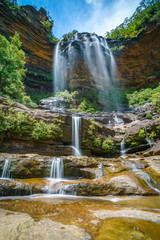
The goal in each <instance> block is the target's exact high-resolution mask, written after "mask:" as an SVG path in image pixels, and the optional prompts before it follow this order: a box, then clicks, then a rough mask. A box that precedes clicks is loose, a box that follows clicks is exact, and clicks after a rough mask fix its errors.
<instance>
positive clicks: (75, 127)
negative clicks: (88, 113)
mask: <svg viewBox="0 0 160 240" xmlns="http://www.w3.org/2000/svg"><path fill="white" fill-rule="evenodd" d="M80 127H81V118H80V117H79V116H72V148H73V151H74V155H75V156H81V150H80Z"/></svg>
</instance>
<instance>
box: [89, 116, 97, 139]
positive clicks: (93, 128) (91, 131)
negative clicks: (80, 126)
mask: <svg viewBox="0 0 160 240" xmlns="http://www.w3.org/2000/svg"><path fill="white" fill-rule="evenodd" d="M95 128H96V127H95V120H94V119H90V125H89V127H88V131H87V133H88V135H89V137H90V139H93V138H94V130H95Z"/></svg>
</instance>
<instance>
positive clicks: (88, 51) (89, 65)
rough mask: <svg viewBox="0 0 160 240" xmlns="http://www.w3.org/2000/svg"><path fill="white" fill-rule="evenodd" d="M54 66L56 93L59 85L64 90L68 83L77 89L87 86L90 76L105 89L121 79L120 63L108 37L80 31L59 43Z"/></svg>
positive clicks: (101, 89)
mask: <svg viewBox="0 0 160 240" xmlns="http://www.w3.org/2000/svg"><path fill="white" fill-rule="evenodd" d="M53 69H54V92H56V90H57V88H58V89H59V90H61V91H63V90H64V89H65V88H67V87H68V86H69V88H70V87H71V86H73V87H74V89H76V88H77V87H79V86H81V87H83V84H84V88H85V86H86V78H87V81H90V84H91V85H93V86H96V87H97V89H98V90H99V91H102V92H105V91H109V90H110V89H112V88H114V87H115V85H116V83H117V82H118V81H116V80H117V76H116V63H115V60H114V57H113V54H112V52H111V50H110V49H109V47H108V44H107V40H106V39H105V38H103V37H98V36H97V35H96V34H89V33H77V34H75V35H73V36H72V37H71V38H70V39H68V40H66V41H62V42H59V43H58V44H57V46H56V49H55V58H54V68H53ZM77 79H78V81H77ZM79 81H80V82H79ZM79 84H80V85H79ZM73 87H71V88H73ZM100 95H101V96H99V98H102V100H103V96H102V95H103V94H100ZM111 95H112V94H111ZM111 97H112V96H111ZM112 101H114V97H112Z"/></svg>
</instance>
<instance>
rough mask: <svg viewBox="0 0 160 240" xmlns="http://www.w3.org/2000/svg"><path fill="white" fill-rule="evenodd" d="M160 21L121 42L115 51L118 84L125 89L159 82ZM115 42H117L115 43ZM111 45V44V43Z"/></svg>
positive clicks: (143, 86)
mask: <svg viewBox="0 0 160 240" xmlns="http://www.w3.org/2000/svg"><path fill="white" fill-rule="evenodd" d="M159 39H160V21H159V23H155V24H153V25H152V26H149V27H148V28H147V30H145V31H144V32H142V33H141V34H139V36H138V37H137V38H134V39H130V40H128V42H127V44H124V45H123V44H122V45H121V46H120V50H119V51H117V52H116V53H115V59H116V63H117V68H118V73H119V79H120V85H121V87H124V88H126V89H128V90H129V89H130V88H131V87H134V88H136V89H139V88H146V87H149V86H150V85H155V84H158V83H159V77H160V48H159ZM116 44H117V43H116ZM111 45H112V44H111Z"/></svg>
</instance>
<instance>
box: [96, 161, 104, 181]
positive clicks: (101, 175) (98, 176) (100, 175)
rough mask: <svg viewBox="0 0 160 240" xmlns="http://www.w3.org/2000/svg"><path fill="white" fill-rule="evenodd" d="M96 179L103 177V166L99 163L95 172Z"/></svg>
mask: <svg viewBox="0 0 160 240" xmlns="http://www.w3.org/2000/svg"><path fill="white" fill-rule="evenodd" d="M95 174H96V178H100V177H103V165H102V163H99V165H98V169H96V170H95Z"/></svg>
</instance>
